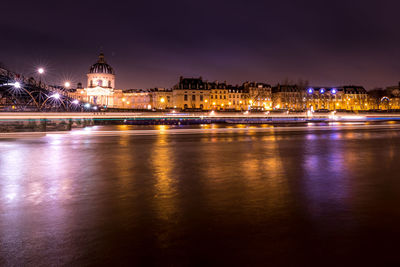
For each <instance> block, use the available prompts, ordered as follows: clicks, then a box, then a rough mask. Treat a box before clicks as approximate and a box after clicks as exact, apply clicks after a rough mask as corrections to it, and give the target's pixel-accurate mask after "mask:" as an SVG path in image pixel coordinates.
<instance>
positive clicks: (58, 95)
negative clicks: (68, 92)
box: [50, 93, 60, 99]
mask: <svg viewBox="0 0 400 267" xmlns="http://www.w3.org/2000/svg"><path fill="white" fill-rule="evenodd" d="M50 97H51V98H55V99H60V94H59V93H55V94H54V95H52V96H50Z"/></svg>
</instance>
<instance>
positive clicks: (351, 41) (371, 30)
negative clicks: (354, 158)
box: [0, 0, 400, 89]
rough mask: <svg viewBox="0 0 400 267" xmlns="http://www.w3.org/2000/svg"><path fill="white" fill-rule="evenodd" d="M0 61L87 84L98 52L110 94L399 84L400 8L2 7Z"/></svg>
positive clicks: (210, 4)
mask: <svg viewBox="0 0 400 267" xmlns="http://www.w3.org/2000/svg"><path fill="white" fill-rule="evenodd" d="M1 8H2V12H1V15H0V25H1V38H0V61H1V62H2V63H3V64H5V65H6V66H8V67H9V68H10V69H12V70H16V71H19V72H24V73H25V74H29V73H32V72H33V71H34V70H35V68H36V67H37V66H39V65H44V66H45V68H46V70H47V73H46V80H47V81H48V82H52V83H60V84H61V83H62V82H63V80H65V79H71V80H72V81H74V82H78V81H81V82H84V83H85V82H86V76H85V74H86V73H87V71H88V69H89V67H90V65H91V64H93V63H94V62H95V61H96V60H97V56H98V53H99V52H100V50H103V51H104V53H105V55H106V60H107V62H108V63H110V65H112V66H113V67H114V69H115V71H116V74H117V87H118V88H120V89H128V88H151V87H172V86H173V85H174V84H175V83H176V82H177V81H178V79H179V76H181V75H183V76H202V77H203V78H204V79H207V80H209V81H214V80H218V81H224V80H226V81H228V82H230V83H232V84H236V83H242V82H244V81H246V80H251V81H253V80H254V81H260V82H268V83H271V84H275V83H277V82H282V81H284V80H287V79H288V80H292V81H298V80H299V79H303V80H309V81H310V84H312V85H316V86H317V85H321V86H339V85H344V84H358V85H364V86H365V87H366V88H367V89H372V88H374V87H385V86H388V85H395V84H397V83H398V82H399V81H400V18H399V10H400V3H399V1H382V0H381V1H351V0H346V1H342V0H340V1H338V0H335V1H333V0H332V1H322V0H319V1H317V0H311V1H295V0H279V1H278V0H276V1H251V0H245V1H235V0H229V1H217V0H213V1H208V0H206V1H189V0H186V1H151V0H147V1H137V2H136V1H131V3H128V2H127V1H117V0H114V1H17V0H15V1H10V0H9V1H7V0H4V1H2V3H1Z"/></svg>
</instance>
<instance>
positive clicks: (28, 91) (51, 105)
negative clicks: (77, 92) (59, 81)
mask: <svg viewBox="0 0 400 267" xmlns="http://www.w3.org/2000/svg"><path fill="white" fill-rule="evenodd" d="M89 107H91V106H90V105H89V106H88V104H87V103H80V102H79V101H77V100H74V99H72V98H71V97H69V96H68V91H67V89H66V88H64V87H62V86H52V85H47V84H45V83H43V82H41V81H37V80H35V79H34V78H33V77H29V78H28V77H25V76H24V75H22V74H18V73H15V72H12V71H9V70H7V69H5V68H3V67H1V66H0V111H40V112H49V111H56V112H65V111H75V112H82V111H88V109H89ZM91 108H96V107H91Z"/></svg>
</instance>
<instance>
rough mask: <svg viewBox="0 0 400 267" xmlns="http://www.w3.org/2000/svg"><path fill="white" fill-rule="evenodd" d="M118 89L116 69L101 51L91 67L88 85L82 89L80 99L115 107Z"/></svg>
mask: <svg viewBox="0 0 400 267" xmlns="http://www.w3.org/2000/svg"><path fill="white" fill-rule="evenodd" d="M116 91H118V90H115V72H114V69H113V68H112V67H111V66H110V65H109V64H107V62H106V60H105V58H104V54H103V53H100V55H99V59H98V60H97V62H96V63H94V64H93V65H92V66H91V67H90V68H89V73H88V74H87V87H86V88H84V89H83V90H81V92H80V94H81V97H80V99H82V100H84V101H87V102H90V103H92V104H94V105H102V106H106V107H113V106H114V102H115V101H114V94H115V93H117V92H116Z"/></svg>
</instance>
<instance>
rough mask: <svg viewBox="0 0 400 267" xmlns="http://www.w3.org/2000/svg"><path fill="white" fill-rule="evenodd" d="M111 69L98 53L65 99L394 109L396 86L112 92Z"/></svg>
mask: <svg viewBox="0 0 400 267" xmlns="http://www.w3.org/2000/svg"><path fill="white" fill-rule="evenodd" d="M115 78H116V77H115V72H114V69H113V68H112V67H111V66H110V65H109V64H108V63H107V62H106V60H105V57H104V55H103V54H102V53H101V54H100V55H99V58H98V61H97V62H96V63H95V64H93V65H92V66H91V67H90V69H89V73H88V74H87V86H86V88H82V86H79V85H78V88H77V89H76V90H71V93H70V95H71V96H72V97H74V98H75V99H77V100H78V101H81V102H87V103H90V104H93V105H99V106H103V107H107V108H116V109H137V110H154V109H156V110H165V109H172V108H176V109H182V110H197V111H200V110H225V111H244V110H254V111H257V110H258V111H264V110H293V111H305V110H353V111H358V110H369V109H385V110H389V109H399V107H400V86H397V87H396V86H394V87H390V88H388V89H387V90H386V91H382V92H380V91H379V92H378V94H376V95H373V94H370V95H368V93H367V91H366V90H365V89H364V88H363V87H361V86H341V87H308V86H305V85H296V84H294V85H286V84H285V85H283V84H278V85H276V86H274V87H271V86H270V85H269V84H266V83H259V82H245V83H243V84H242V85H240V86H239V85H235V86H234V85H230V84H228V83H227V82H226V81H224V82H218V81H215V82H208V81H204V80H203V79H202V77H199V78H184V77H180V79H179V82H178V83H177V84H176V85H175V86H173V88H172V89H166V88H153V89H129V90H121V89H116V88H115V80H116V79H115Z"/></svg>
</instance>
